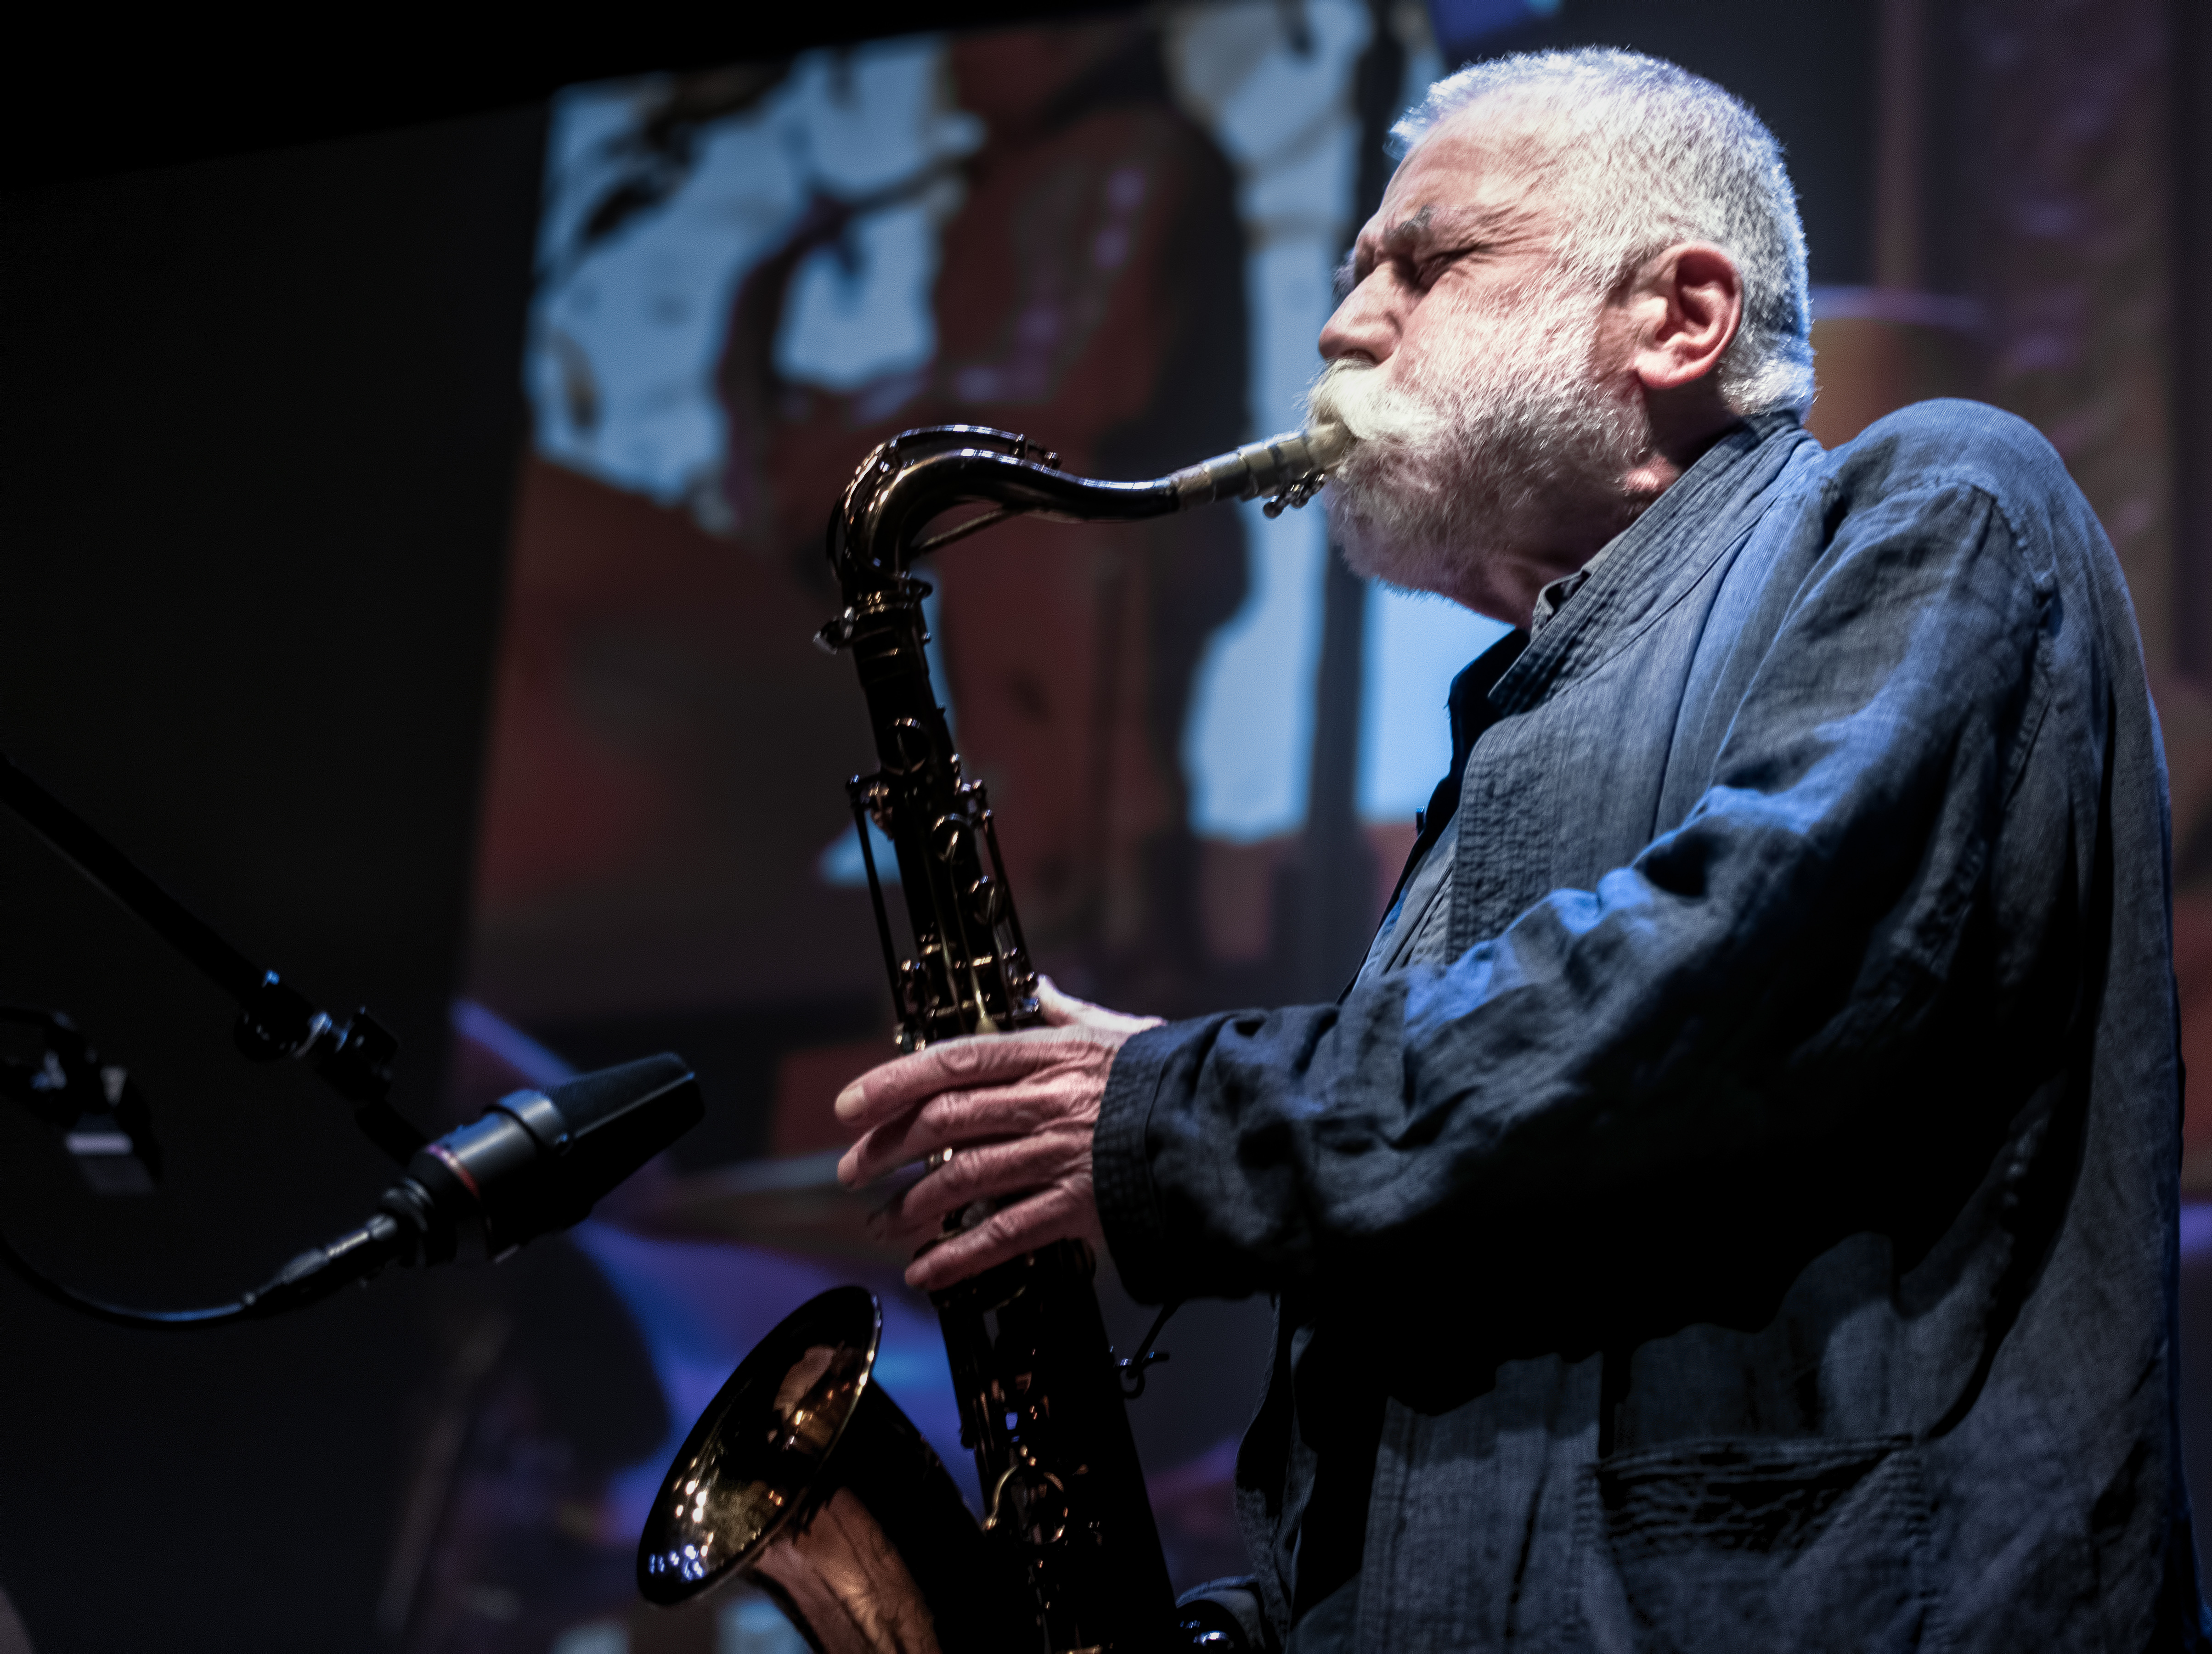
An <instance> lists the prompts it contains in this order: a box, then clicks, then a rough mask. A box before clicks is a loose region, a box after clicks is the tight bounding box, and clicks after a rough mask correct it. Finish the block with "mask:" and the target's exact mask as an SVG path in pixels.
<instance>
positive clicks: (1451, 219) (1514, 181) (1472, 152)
mask: <svg viewBox="0 0 2212 1654" xmlns="http://www.w3.org/2000/svg"><path fill="white" fill-rule="evenodd" d="M1541 216H1542V213H1541V203H1539V202H1538V201H1537V199H1536V198H1535V190H1534V179H1532V178H1531V177H1530V172H1529V168H1528V167H1527V165H1526V164H1525V162H1524V161H1522V159H1521V158H1520V157H1518V156H1516V154H1514V153H1513V148H1512V146H1511V145H1510V144H1509V143H1508V142H1504V139H1503V135H1501V134H1498V132H1496V131H1495V130H1485V127H1484V125H1483V124H1480V123H1478V122H1475V121H1474V120H1470V119H1468V118H1465V117H1462V118H1460V119H1457V120H1454V121H1452V122H1451V123H1450V124H1448V125H1447V126H1445V127H1444V128H1443V129H1442V130H1438V131H1437V132H1435V133H1432V134H1431V136H1428V137H1427V138H1425V139H1424V140H1423V141H1422V142H1421V143H1420V144H1419V146H1418V147H1416V148H1415V149H1414V150H1413V154H1410V155H1408V156H1407V157H1406V159H1405V161H1404V162H1403V163H1402V164H1401V166H1400V167H1399V168H1398V170H1397V172H1396V173H1395V174H1394V175H1393V176H1392V178H1391V179H1390V185H1389V188H1388V189H1387V190H1385V191H1383V204H1382V206H1381V207H1380V208H1379V209H1376V214H1375V216H1374V217H1373V218H1372V219H1370V220H1369V221H1368V223H1367V225H1366V227H1365V228H1364V231H1363V232H1362V234H1361V236H1360V239H1361V240H1362V242H1363V243H1366V244H1367V245H1369V246H1370V247H1371V248H1372V251H1373V252H1374V254H1375V255H1376V256H1388V255H1389V254H1393V253H1399V252H1410V251H1415V250H1416V249H1418V248H1419V246H1421V245H1426V244H1429V243H1432V242H1437V241H1451V242H1457V241H1461V240H1463V239H1468V238H1470V237H1474V238H1480V239H1491V238H1492V237H1495V236H1498V235H1501V234H1504V233H1510V232H1512V231H1515V230H1525V229H1528V228H1531V227H1534V226H1533V221H1534V220H1536V219H1538V218H1541Z"/></svg>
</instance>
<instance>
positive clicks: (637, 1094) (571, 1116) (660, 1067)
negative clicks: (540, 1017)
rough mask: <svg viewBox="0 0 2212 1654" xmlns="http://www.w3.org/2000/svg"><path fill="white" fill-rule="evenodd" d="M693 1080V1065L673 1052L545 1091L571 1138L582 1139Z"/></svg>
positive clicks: (579, 1076) (597, 1073)
mask: <svg viewBox="0 0 2212 1654" xmlns="http://www.w3.org/2000/svg"><path fill="white" fill-rule="evenodd" d="M690 1079H691V1065H690V1063H686V1062H685V1061H684V1059H683V1058H682V1057H678V1055H677V1054H676V1053H675V1052H674V1051H663V1052H661V1053H660V1055H659V1056H658V1057H641V1058H640V1059H639V1060H638V1061H636V1062H635V1063H620V1064H618V1065H617V1066H616V1067H614V1068H611V1069H594V1070H593V1071H592V1072H591V1073H589V1074H580V1075H577V1076H576V1077H575V1078H574V1079H573V1080H564V1081H562V1082H561V1083H560V1084H559V1085H557V1086H549V1087H547V1088H546V1090H545V1094H546V1095H547V1096H548V1097H550V1098H551V1099H552V1100H553V1106H555V1107H556V1108H557V1109H559V1110H560V1111H561V1118H562V1119H563V1120H564V1121H566V1122H567V1123H568V1130H569V1132H570V1134H571V1135H572V1136H583V1134H584V1133H586V1131H589V1130H592V1129H593V1128H594V1127H596V1126H598V1125H599V1124H602V1123H603V1122H605V1121H606V1120H608V1119H610V1118H613V1117H614V1116H616V1115H618V1114H621V1113H623V1112H625V1111H627V1110H629V1109H632V1108H635V1107H637V1106H640V1105H643V1104H650V1103H652V1102H653V1100H655V1099H656V1098H659V1096H661V1095H662V1094H664V1093H665V1092H668V1091H671V1090H673V1089H675V1088H678V1087H681V1086H683V1085H684V1084H686V1083H688V1082H690Z"/></svg>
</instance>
